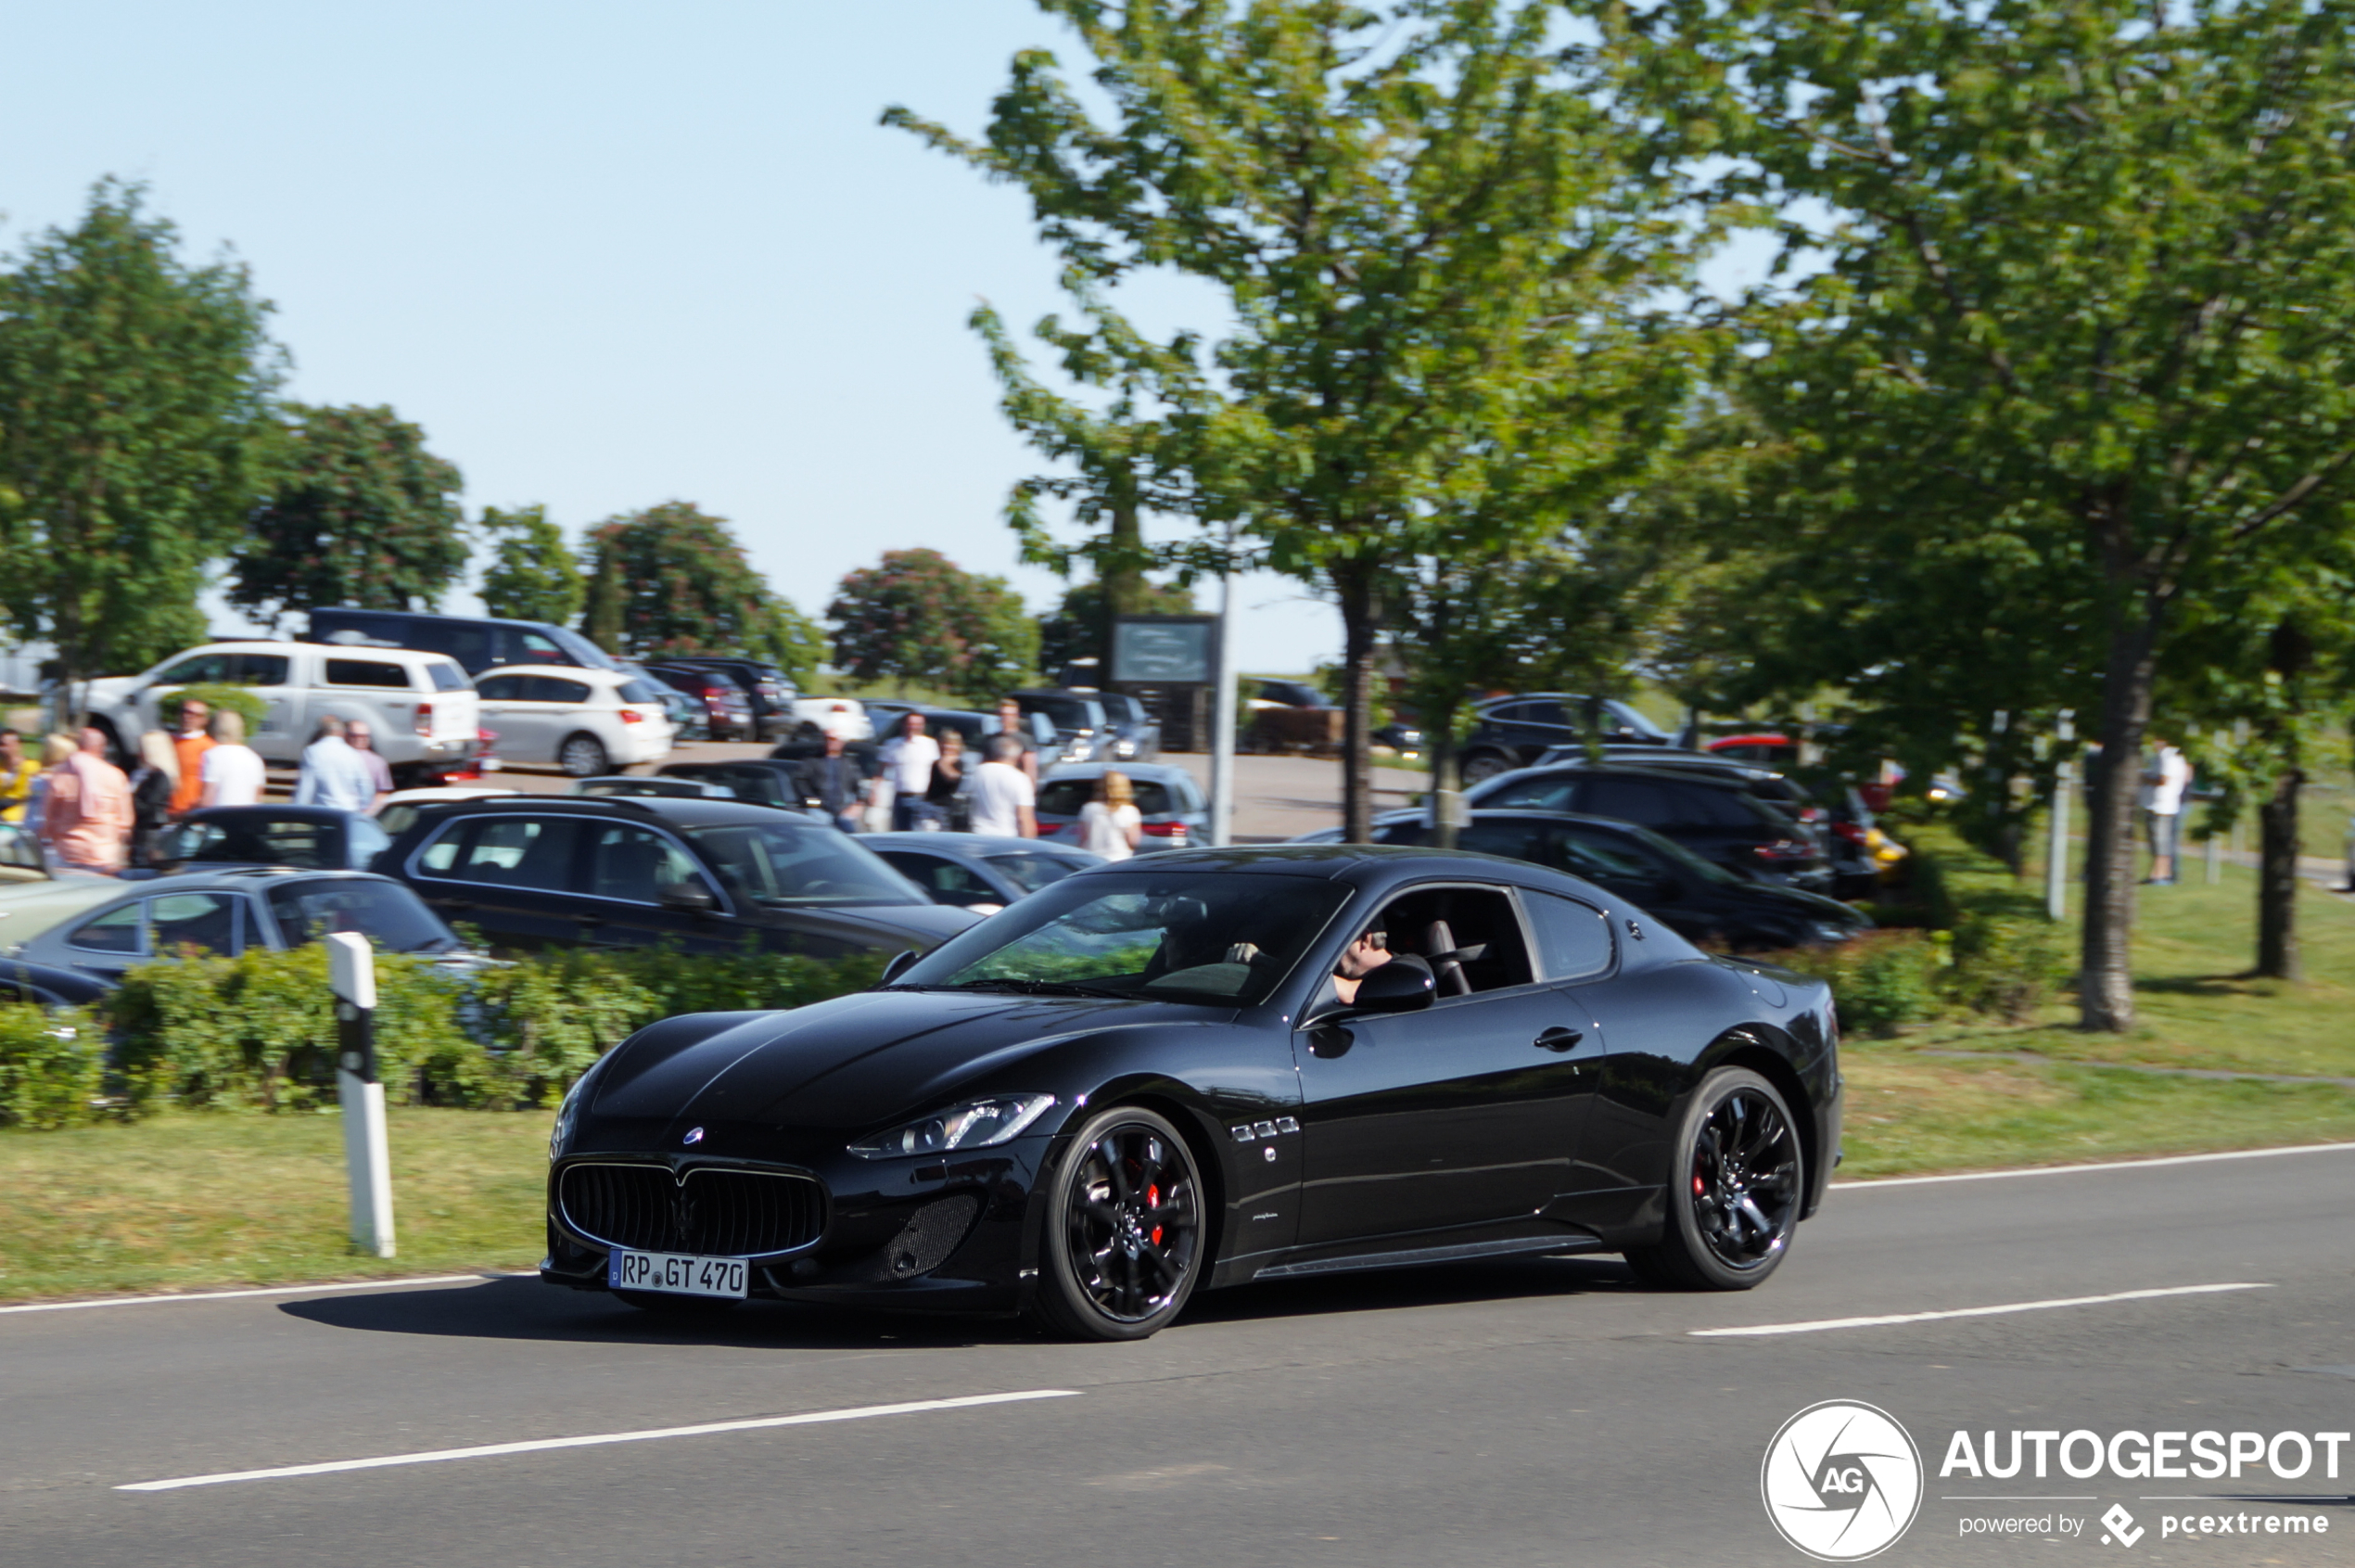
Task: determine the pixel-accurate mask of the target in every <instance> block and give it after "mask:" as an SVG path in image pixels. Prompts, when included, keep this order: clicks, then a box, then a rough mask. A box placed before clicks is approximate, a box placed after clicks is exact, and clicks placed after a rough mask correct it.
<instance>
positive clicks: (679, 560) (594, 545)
mask: <svg viewBox="0 0 2355 1568" xmlns="http://www.w3.org/2000/svg"><path fill="white" fill-rule="evenodd" d="M584 554H585V555H587V557H588V561H589V587H588V596H587V599H586V602H585V603H586V608H585V611H584V613H583V616H582V618H581V629H582V630H583V631H587V632H588V633H589V635H590V636H591V637H592V638H594V639H595V640H596V642H597V643H598V644H599V645H600V646H602V647H604V648H605V649H606V650H607V651H609V652H612V653H617V654H627V655H629V656H630V657H633V658H643V657H652V656H654V655H656V654H721V655H733V656H737V657H748V658H762V659H768V660H770V661H771V662H773V663H774V664H776V665H777V667H778V668H779V669H783V670H784V672H785V673H786V674H788V675H790V676H792V677H793V678H794V679H795V680H796V682H801V681H807V680H808V678H809V676H810V674H811V673H812V672H813V671H814V670H815V669H817V667H818V662H819V660H820V659H821V658H822V657H824V648H825V638H824V634H823V633H822V632H821V631H819V630H818V628H817V627H815V626H814V625H812V624H811V623H810V621H809V619H808V617H806V616H804V615H803V614H802V613H801V612H800V610H798V609H796V607H795V606H793V604H792V603H791V602H790V601H788V600H786V599H784V598H783V597H782V596H781V595H779V594H778V593H776V592H775V591H773V590H772V589H770V586H769V584H768V583H767V581H766V580H763V579H762V578H761V576H760V574H759V573H758V572H757V571H755V570H753V568H752V564H751V563H750V562H749V561H747V560H745V553H744V547H743V546H742V545H740V544H738V543H737V542H736V536H735V535H734V534H733V533H732V532H731V531H730V530H729V528H728V523H727V520H726V519H725V518H722V517H715V516H710V515H709V514H708V513H706V512H704V511H703V510H701V509H700V508H698V507H696V506H695V505H694V504H692V503H689V502H684V501H667V502H665V503H663V504H661V505H659V506H650V507H648V508H647V509H646V510H644V511H643V512H632V513H629V514H627V515H626V516H618V517H609V518H607V519H606V520H605V521H604V522H602V523H599V524H598V525H597V526H596V527H595V528H593V529H590V530H589V538H588V542H587V549H586V550H585V552H584Z"/></svg>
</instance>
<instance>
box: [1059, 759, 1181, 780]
mask: <svg viewBox="0 0 2355 1568" xmlns="http://www.w3.org/2000/svg"><path fill="white" fill-rule="evenodd" d="M1106 773H1123V774H1126V775H1127V777H1129V778H1132V779H1152V780H1154V781H1156V782H1159V781H1162V780H1165V779H1171V778H1177V777H1179V776H1181V775H1182V776H1183V777H1186V778H1189V779H1190V778H1192V777H1193V776H1194V775H1193V774H1192V773H1191V772H1190V771H1188V770H1186V769H1184V768H1181V767H1179V766H1178V764H1177V763H1175V762H1057V763H1054V764H1052V765H1051V766H1050V767H1049V768H1048V770H1047V771H1046V773H1045V774H1044V775H1043V776H1042V777H1041V778H1040V779H1039V781H1038V782H1039V783H1040V784H1048V783H1051V782H1052V781H1054V780H1056V779H1094V778H1101V777H1102V776H1103V775H1104V774H1106Z"/></svg>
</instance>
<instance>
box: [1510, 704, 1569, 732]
mask: <svg viewBox="0 0 2355 1568" xmlns="http://www.w3.org/2000/svg"><path fill="white" fill-rule="evenodd" d="M1516 717H1518V718H1519V719H1520V720H1521V722H1522V723H1524V724H1552V725H1555V726H1557V727H1559V728H1563V729H1567V728H1568V727H1569V725H1570V715H1568V714H1567V713H1564V712H1563V711H1562V705H1561V704H1559V703H1558V702H1525V703H1522V704H1521V708H1520V711H1519V713H1518V714H1517V715H1516Z"/></svg>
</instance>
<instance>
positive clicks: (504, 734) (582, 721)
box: [477, 665, 671, 779]
mask: <svg viewBox="0 0 2355 1568" xmlns="http://www.w3.org/2000/svg"><path fill="white" fill-rule="evenodd" d="M477 690H478V691H479V692H480V693H481V694H482V717H483V721H484V722H485V723H487V724H488V725H490V728H491V729H493V730H495V731H497V732H498V734H499V749H500V751H501V753H502V754H503V756H504V757H505V759H506V760H507V761H509V762H542V763H545V762H553V763H554V764H555V765H556V766H557V767H559V768H562V769H563V770H564V771H565V772H566V774H568V775H569V776H571V777H573V778H576V779H587V778H594V777H596V776H597V775H598V774H600V773H606V772H611V771H613V769H614V767H615V766H616V765H619V766H621V767H625V768H626V767H628V766H630V764H631V763H633V762H655V761H659V760H660V759H662V758H664V757H666V756H668V754H669V751H670V740H671V729H670V720H668V718H667V717H665V716H664V714H663V710H662V702H661V700H660V699H659V698H657V697H656V695H655V694H654V689H653V688H652V687H651V686H648V685H647V684H646V683H645V682H643V681H640V680H638V679H636V678H635V677H633V676H629V675H625V674H623V673H621V671H619V670H617V669H583V668H580V667H578V666H575V667H571V668H562V667H548V668H541V667H536V666H532V665H522V666H518V667H516V668H513V669H500V670H497V671H495V672H494V673H492V674H489V675H486V676H484V677H483V678H482V680H481V681H480V682H477Z"/></svg>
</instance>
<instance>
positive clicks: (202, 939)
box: [147, 893, 245, 958]
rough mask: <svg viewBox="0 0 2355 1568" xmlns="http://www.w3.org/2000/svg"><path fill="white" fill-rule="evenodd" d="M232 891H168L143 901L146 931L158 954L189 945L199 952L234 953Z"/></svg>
mask: <svg viewBox="0 0 2355 1568" xmlns="http://www.w3.org/2000/svg"><path fill="white" fill-rule="evenodd" d="M244 901H245V900H244V899H240V898H238V897H237V896H236V894H234V893H170V894H166V895H165V896H164V897H162V898H159V899H148V900H147V934H148V937H149V939H150V941H151V942H152V943H153V944H154V948H155V950H156V951H157V952H159V953H172V952H178V951H180V950H183V949H188V948H193V949H195V950H197V952H200V953H218V954H220V955H222V956H223V957H224V958H234V957H236V953H237V948H238V941H237V906H238V905H239V904H241V903H243V902H244Z"/></svg>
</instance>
